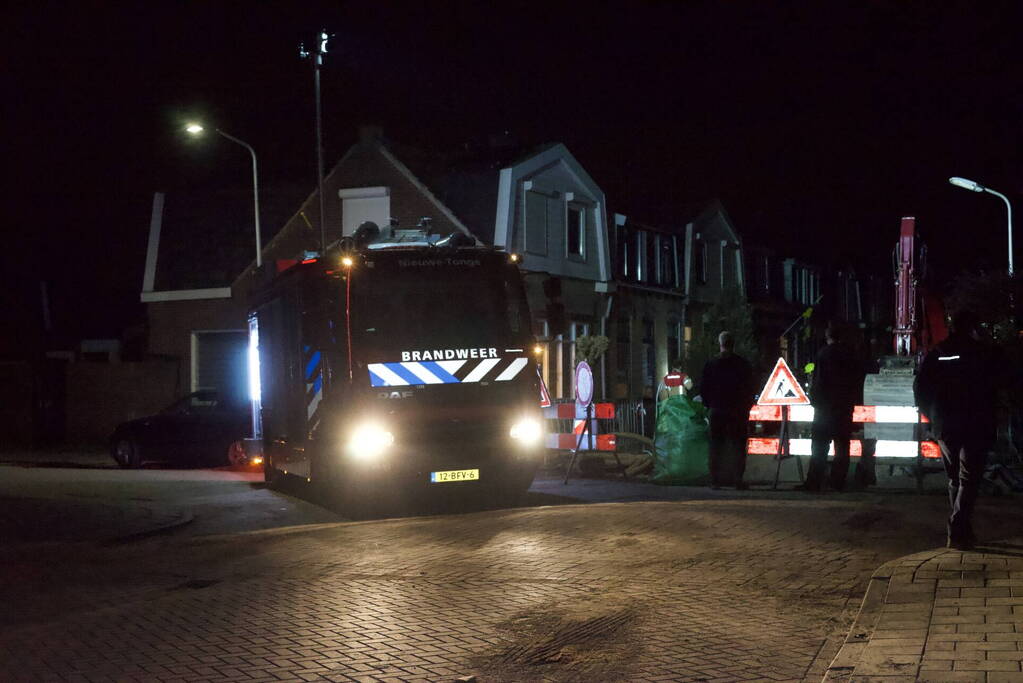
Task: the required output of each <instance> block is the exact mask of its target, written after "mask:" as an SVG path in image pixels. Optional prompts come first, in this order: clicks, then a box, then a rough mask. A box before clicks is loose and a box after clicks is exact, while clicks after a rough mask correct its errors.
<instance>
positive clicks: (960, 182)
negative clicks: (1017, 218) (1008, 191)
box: [948, 176, 1013, 277]
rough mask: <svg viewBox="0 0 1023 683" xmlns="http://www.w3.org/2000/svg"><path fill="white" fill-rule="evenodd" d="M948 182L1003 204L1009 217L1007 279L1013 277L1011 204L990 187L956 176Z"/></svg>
mask: <svg viewBox="0 0 1023 683" xmlns="http://www.w3.org/2000/svg"><path fill="white" fill-rule="evenodd" d="M948 182H950V183H952V184H953V185H955V186H956V187H961V188H963V189H964V190H970V191H971V192H987V193H988V194H993V195H994V196H996V197H999V198H1001V200H1002V201H1003V202H1005V210H1006V212H1007V214H1008V217H1009V277H1012V275H1013V268H1012V204H1010V203H1009V198H1008V197H1006V196H1005V195H1004V194H1002V193H1001V192H997V191H996V190H992V189H991V188H990V187H985V186H984V185H981V184H980V183H978V182H976V181H975V180H968V179H966V178H960V177H958V176H953V177H951V178H949V179H948Z"/></svg>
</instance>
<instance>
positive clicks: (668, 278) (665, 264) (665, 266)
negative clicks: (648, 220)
mask: <svg viewBox="0 0 1023 683" xmlns="http://www.w3.org/2000/svg"><path fill="white" fill-rule="evenodd" d="M658 242H659V243H660V249H659V254H660V283H659V284H661V285H663V286H665V287H677V286H678V277H677V269H676V262H675V237H674V236H673V235H661V237H660V238H659V239H658Z"/></svg>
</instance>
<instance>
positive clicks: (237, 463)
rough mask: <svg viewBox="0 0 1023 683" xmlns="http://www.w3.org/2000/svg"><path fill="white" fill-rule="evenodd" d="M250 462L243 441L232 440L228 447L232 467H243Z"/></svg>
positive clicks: (229, 462)
mask: <svg viewBox="0 0 1023 683" xmlns="http://www.w3.org/2000/svg"><path fill="white" fill-rule="evenodd" d="M248 462H249V458H248V456H246V455H245V447H244V446H243V445H242V442H241V441H232V442H231V445H230V446H228V447H227V464H228V465H231V466H232V467H241V466H242V465H245V464H247V463H248Z"/></svg>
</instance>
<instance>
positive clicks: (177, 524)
mask: <svg viewBox="0 0 1023 683" xmlns="http://www.w3.org/2000/svg"><path fill="white" fill-rule="evenodd" d="M193 521H195V515H194V514H192V511H191V510H179V511H178V513H177V515H176V518H175V519H172V520H170V521H168V522H164V523H161V524H156V525H154V526H151V527H148V528H146V529H143V530H142V531H133V532H132V533H130V534H124V535H123V536H115V537H114V538H109V539H106V540H103V541H100V542H99V545H101V546H104V547H109V546H119V545H125V544H128V543H134V542H135V541H141V540H143V539H146V538H149V537H151V536H158V535H160V534H165V533H169V532H171V531H174V530H175V529H179V528H181V527H183V526H186V525H188V524H191V523H192V522H193Z"/></svg>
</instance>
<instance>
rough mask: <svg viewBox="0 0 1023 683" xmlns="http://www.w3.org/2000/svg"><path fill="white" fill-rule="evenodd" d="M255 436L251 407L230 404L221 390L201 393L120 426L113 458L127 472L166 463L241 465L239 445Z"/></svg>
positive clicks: (112, 441)
mask: <svg viewBox="0 0 1023 683" xmlns="http://www.w3.org/2000/svg"><path fill="white" fill-rule="evenodd" d="M251 431H252V418H251V413H250V412H249V404H248V403H245V402H242V401H227V400H224V399H222V398H221V397H219V396H218V395H217V392H215V391H196V392H194V393H191V394H188V395H187V396H185V397H183V398H181V399H179V400H177V401H175V402H174V403H172V404H171V405H169V406H167V407H166V408H164V409H163V410H161V411H160V412H159V413H157V414H156V415H152V416H150V417H143V418H140V419H138V420H131V421H130V422H125V423H123V424H121V425H118V427H117V429H115V430H114V434H113V436H111V437H110V454H111V455H112V456H113V457H114V460H116V461H117V464H118V465H120V466H121V467H141V466H142V464H143V463H145V462H152V461H160V462H168V463H171V464H174V465H191V466H198V465H207V466H219V465H239V464H244V463H245V454H244V452H243V451H242V449H241V448H240V443H239V441H240V440H241V439H243V438H245V437H246V436H249V432H251Z"/></svg>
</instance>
